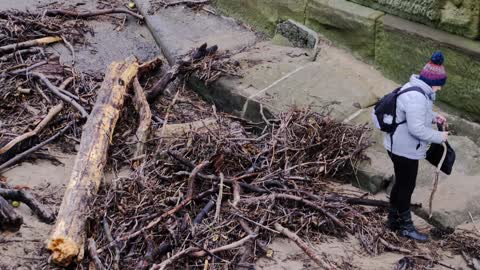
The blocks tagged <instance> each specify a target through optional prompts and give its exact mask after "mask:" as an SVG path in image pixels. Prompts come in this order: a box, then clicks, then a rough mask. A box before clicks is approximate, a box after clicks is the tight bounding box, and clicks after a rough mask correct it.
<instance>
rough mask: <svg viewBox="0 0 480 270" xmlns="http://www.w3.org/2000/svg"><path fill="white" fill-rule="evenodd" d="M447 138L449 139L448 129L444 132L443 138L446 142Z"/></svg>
mask: <svg viewBox="0 0 480 270" xmlns="http://www.w3.org/2000/svg"><path fill="white" fill-rule="evenodd" d="M447 139H448V132H446V131H444V132H442V140H443V142H446V141H447Z"/></svg>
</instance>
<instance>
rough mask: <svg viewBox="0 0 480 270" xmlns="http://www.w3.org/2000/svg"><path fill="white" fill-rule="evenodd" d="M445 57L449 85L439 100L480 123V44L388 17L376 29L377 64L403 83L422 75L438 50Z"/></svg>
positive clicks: (441, 93) (440, 94) (387, 73)
mask: <svg viewBox="0 0 480 270" xmlns="http://www.w3.org/2000/svg"><path fill="white" fill-rule="evenodd" d="M439 49H440V50H442V52H443V53H444V55H445V63H444V65H445V68H446V70H447V73H448V80H447V84H446V86H445V87H444V88H443V89H442V91H441V92H440V93H439V95H438V98H439V100H440V101H443V102H445V103H447V104H449V105H451V106H453V107H456V108H458V109H461V110H463V111H466V112H470V113H472V114H473V117H475V118H474V120H475V121H480V85H479V83H478V82H479V81H480V42H477V41H472V40H469V39H466V38H462V37H458V36H455V35H452V34H448V33H446V32H442V31H439V30H435V29H432V28H429V27H427V26H424V25H421V24H418V23H413V22H409V21H406V20H403V19H401V18H398V17H394V16H391V15H385V16H384V17H382V19H381V20H379V23H378V26H377V39H376V54H375V63H376V65H377V66H378V67H379V68H380V69H381V70H382V71H383V72H384V74H385V75H386V76H387V77H389V78H391V79H393V80H396V81H397V82H399V83H404V82H405V81H406V80H408V78H409V77H410V75H411V73H412V72H413V73H419V72H420V70H421V69H422V68H423V66H424V65H425V64H426V63H427V62H428V61H429V58H430V56H431V54H432V53H433V52H434V51H435V50H439Z"/></svg>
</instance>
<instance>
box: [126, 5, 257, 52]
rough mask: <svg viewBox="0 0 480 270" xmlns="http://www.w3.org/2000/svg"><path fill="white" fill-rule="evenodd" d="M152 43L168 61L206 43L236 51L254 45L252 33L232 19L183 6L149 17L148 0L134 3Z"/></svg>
mask: <svg viewBox="0 0 480 270" xmlns="http://www.w3.org/2000/svg"><path fill="white" fill-rule="evenodd" d="M135 2H136V4H137V7H138V9H139V10H140V11H141V12H142V14H144V15H146V16H145V19H146V22H147V25H148V27H149V28H150V30H151V32H152V34H153V36H154V38H155V40H156V41H157V43H158V44H159V46H160V48H161V49H162V50H163V54H164V55H165V57H167V59H168V60H169V61H173V60H174V59H175V57H177V56H179V55H184V54H186V53H187V52H188V51H189V50H190V49H192V48H194V47H198V46H200V45H201V44H202V43H204V42H207V43H208V44H209V45H215V44H219V45H221V47H220V48H221V49H222V50H231V51H235V50H239V49H242V48H244V47H248V46H251V45H253V44H255V42H256V40H257V37H256V35H255V33H253V32H251V31H248V30H246V29H245V28H244V27H242V26H241V25H240V24H238V23H237V22H235V21H234V20H232V19H227V18H225V17H220V16H215V15H211V14H207V13H205V14H202V15H199V14H198V13H196V12H194V11H192V10H191V9H189V8H186V7H184V6H182V5H178V6H173V7H169V8H168V9H162V8H161V9H159V10H157V11H156V12H154V13H153V14H152V15H150V13H152V11H153V8H154V7H152V5H151V1H150V0H136V1H135Z"/></svg>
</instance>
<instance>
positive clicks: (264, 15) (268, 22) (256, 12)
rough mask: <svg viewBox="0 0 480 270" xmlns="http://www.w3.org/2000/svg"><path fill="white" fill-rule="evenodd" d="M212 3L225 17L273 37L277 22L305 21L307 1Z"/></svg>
mask: <svg viewBox="0 0 480 270" xmlns="http://www.w3.org/2000/svg"><path fill="white" fill-rule="evenodd" d="M213 3H214V4H215V6H216V7H217V8H218V9H219V10H220V11H222V12H224V13H226V14H227V15H229V16H232V17H235V18H237V19H240V20H243V21H245V22H247V23H248V24H251V25H253V26H254V27H256V28H258V30H260V31H262V32H266V33H267V34H269V35H270V36H273V34H274V32H275V28H276V25H277V23H278V22H281V21H285V20H288V19H293V20H296V21H298V22H301V23H303V22H304V21H305V8H306V4H307V0H214V1H213Z"/></svg>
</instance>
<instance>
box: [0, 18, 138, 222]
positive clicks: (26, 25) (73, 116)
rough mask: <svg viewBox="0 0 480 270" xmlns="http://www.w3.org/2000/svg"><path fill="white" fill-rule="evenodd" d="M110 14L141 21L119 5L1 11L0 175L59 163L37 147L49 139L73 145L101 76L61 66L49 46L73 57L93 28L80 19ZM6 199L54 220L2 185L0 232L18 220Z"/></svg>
mask: <svg viewBox="0 0 480 270" xmlns="http://www.w3.org/2000/svg"><path fill="white" fill-rule="evenodd" d="M110 13H127V14H130V15H132V16H135V17H136V18H138V19H143V17H142V16H140V15H138V14H136V13H134V12H132V11H129V10H124V9H108V10H98V11H91V12H76V11H74V10H63V9H47V10H45V11H44V12H42V13H31V12H20V11H15V10H12V11H2V12H0V100H1V106H0V173H1V172H3V171H5V170H8V169H9V168H11V167H12V166H15V165H16V164H17V163H18V162H19V161H22V160H25V159H35V158H44V159H45V158H46V159H50V160H52V161H54V162H58V161H57V160H56V159H55V158H54V157H52V156H50V155H49V154H48V153H45V152H42V151H41V150H42V148H43V147H44V146H45V145H47V144H50V143H52V142H59V141H60V143H59V144H58V146H59V147H60V148H63V149H64V150H65V149H74V145H75V143H76V142H77V141H78V140H79V138H80V136H81V127H82V125H83V123H84V122H85V121H86V118H87V117H88V116H89V112H90V111H91V109H92V104H93V103H94V102H95V96H96V92H95V91H96V89H97V88H98V86H99V84H100V82H101V80H102V79H103V76H101V74H100V76H97V75H95V76H93V75H90V74H88V73H82V72H78V71H76V70H75V68H74V66H73V63H74V61H73V63H71V64H70V63H69V64H67V65H64V64H61V63H60V62H59V55H56V54H55V53H54V52H51V51H48V47H49V46H52V45H54V44H57V43H62V44H63V45H64V46H66V47H68V48H69V49H70V52H71V54H72V59H75V50H74V46H76V45H78V44H81V45H85V43H86V38H85V35H86V34H87V33H92V31H93V30H92V29H90V28H89V27H88V26H87V25H86V23H85V21H84V20H83V18H88V17H93V16H97V15H102V14H110ZM70 151H71V150H70ZM7 200H8V201H7ZM9 201H10V202H12V201H13V202H24V203H25V204H26V205H28V206H29V207H30V208H31V209H32V211H33V212H34V213H35V214H37V215H38V217H39V218H40V220H42V221H44V222H46V223H52V222H53V221H54V220H55V217H54V214H53V212H52V211H51V210H50V209H48V208H47V207H45V206H43V205H41V204H40V203H39V201H38V200H37V199H36V198H35V197H34V196H32V194H30V193H29V192H28V191H27V190H21V189H15V187H10V186H8V185H7V184H6V183H1V186H0V229H2V230H4V229H5V230H6V229H8V230H13V231H16V230H18V229H19V228H20V226H21V225H22V223H23V219H22V217H21V216H20V215H18V214H17V213H16V212H15V210H14V209H13V207H12V206H11V205H10V203H9Z"/></svg>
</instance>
